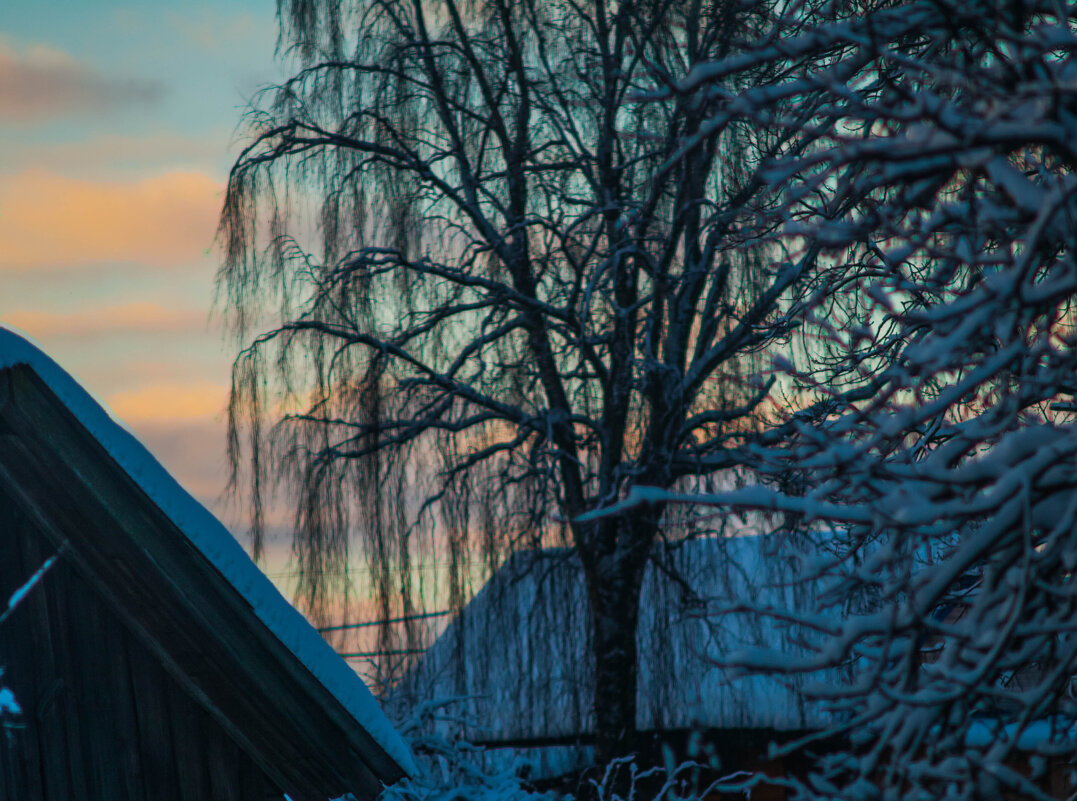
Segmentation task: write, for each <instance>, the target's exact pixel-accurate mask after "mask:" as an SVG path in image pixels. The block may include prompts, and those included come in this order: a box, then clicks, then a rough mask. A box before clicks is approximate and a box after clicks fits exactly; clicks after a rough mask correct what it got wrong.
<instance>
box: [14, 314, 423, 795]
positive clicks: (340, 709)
mask: <svg viewBox="0 0 1077 801" xmlns="http://www.w3.org/2000/svg"><path fill="white" fill-rule="evenodd" d="M42 373H44V374H45V375H42ZM61 395H63V396H64V397H63V398H61ZM88 404H89V405H88ZM110 426H111V428H110ZM91 428H92V429H94V430H93V431H91V430H89V429H91ZM117 443H119V444H118V445H117ZM121 461H122V462H123V464H121ZM163 475H166V474H165V473H164V471H163V469H162V468H161V467H160V465H159V464H157V462H156V461H155V460H154V459H153V458H152V457H151V456H150V455H149V454H148V452H146V451H145V449H144V448H142V447H141V445H139V444H138V443H137V441H135V440H134V438H133V437H131V435H130V434H129V433H128V432H126V431H124V430H123V429H122V427H121V426H119V424H117V423H115V421H112V420H111V418H109V417H108V415H107V414H106V413H105V412H104V411H103V410H102V409H101V408H100V406H99V405H97V404H96V403H95V402H93V401H92V400H90V399H89V396H87V395H86V394H85V393H84V392H83V391H82V390H81V388H79V387H78V386H77V384H75V383H74V381H73V380H72V379H70V377H69V376H67V375H66V374H64V373H62V371H59V368H57V367H56V366H55V364H54V363H52V362H51V360H48V359H47V357H44V356H43V355H42V354H40V352H39V351H37V350H36V348H33V347H32V346H30V345H28V343H26V342H25V340H23V339H22V338H20V337H18V336H16V335H14V334H13V333H12V332H10V331H7V330H4V329H0V484H2V486H3V487H4V489H5V491H6V494H7V495H9V496H11V497H12V498H14V499H15V501H16V503H17V504H18V505H19V506H20V507H21V509H22V510H23V512H24V514H26V515H27V516H28V517H29V518H30V519H31V520H32V521H33V522H34V524H35V525H36V527H37V528H38V529H39V530H40V531H41V532H43V533H44V534H45V535H46V536H47V537H48V538H49V539H50V540H51V541H52V542H53V543H54V545H55V546H56V547H57V548H60V547H61V546H62V547H63V548H64V551H63V558H64V559H65V560H67V561H68V562H69V563H71V564H72V565H74V566H76V567H77V569H78V570H79V571H80V573H81V574H82V575H83V576H84V578H85V579H86V580H87V581H88V582H89V583H90V584H91V585H92V586H93V587H94V588H95V589H96V591H97V592H98V593H99V594H100V595H101V596H102V597H103V598H105V599H106V600H107V601H108V602H109V603H110V604H111V606H112V607H113V608H114V609H115V610H116V612H117V614H118V615H120V616H121V617H122V618H123V619H124V620H125V621H126V623H127V624H128V626H129V627H130V629H131V630H132V631H133V632H134V633H135V634H136V635H137V636H138V637H139V638H140V639H141V640H142V641H143V642H144V643H145V644H146V645H147V646H148V647H149V649H150V650H151V651H152V652H153V653H154V654H155V655H156V656H157V657H158V658H159V659H160V660H161V663H162V665H163V666H164V667H165V669H166V671H167V672H168V673H169V674H171V675H172V677H173V678H174V679H175V680H177V681H178V682H179V683H180V685H181V686H182V687H183V688H184V689H185V690H186V691H187V692H188V693H190V694H191V696H192V697H194V698H196V699H197V700H198V701H200V703H201V704H202V705H203V706H204V707H205V709H206V710H207V711H208V712H209V713H210V714H211V715H212V717H213V718H214V719H216V720H217V721H218V723H219V724H220V725H221V726H222V727H224V729H225V730H226V731H227V732H228V733H229V734H230V735H231V736H232V737H233V739H234V740H235V741H236V743H238V744H239V746H240V747H241V748H242V749H243V750H244V751H246V752H247V753H248V754H250V755H251V757H252V758H253V759H254V760H255V762H256V763H257V764H258V765H259V766H260V767H261V768H262V769H263V770H264V771H265V772H266V774H267V775H268V776H269V777H270V778H272V779H273V780H274V781H275V782H276V783H277V784H278V785H279V786H280V787H281V788H283V789H284V790H285V791H286V792H288V794H289V795H291V796H292V798H294V799H297V801H298V799H326V798H329V797H333V796H339V795H341V794H343V793H345V792H351V793H354V794H355V795H356V796H357V797H359V798H371V797H373V796H374V795H376V794H377V793H378V792H379V791H380V789H381V787H382V785H383V784H389V783H392V782H394V781H396V780H397V779H399V778H401V777H403V776H404V775H405V774H406V773H409V772H414V763H413V762H412V760H411V756H410V753H409V752H408V750H407V747H406V746H405V745H404V744H403V742H402V741H401V740H400V738H399V736H398V735H397V734H396V732H395V731H394V730H393V729H392V727H391V726H390V725H389V723H388V721H387V720H386V719H385V717H384V715H383V714H382V713H381V711H380V709H379V707H378V706H377V703H376V702H375V701H374V699H373V697H372V696H371V695H370V693H369V691H367V690H366V687H365V686H364V685H363V684H362V681H361V679H359V678H358V676H356V675H355V674H354V673H353V672H352V671H351V669H350V668H348V667H347V665H345V664H344V662H343V660H341V659H340V658H339V657H337V656H336V655H335V654H334V653H333V652H332V650H331V649H330V648H329V646H328V645H326V644H325V643H324V642H323V641H322V640H321V638H320V637H319V635H318V634H317V632H315V631H314V630H313V629H312V628H311V627H310V626H309V624H307V623H306V622H305V621H303V620H302V618H301V616H300V615H299V613H298V612H296V611H295V610H294V609H293V608H292V607H291V606H290V605H289V604H288V603H287V602H286V601H285V600H284V599H283V598H281V597H280V595H279V593H277V592H276V591H275V590H272V585H271V584H270V583H269V581H268V579H265V577H264V576H263V575H262V574H261V573H260V571H257V569H256V568H254V566H253V565H252V564H251V563H250V560H249V559H247V558H246V556H245V554H244V555H242V558H243V559H244V560H245V561H246V563H245V564H243V563H240V562H239V561H238V560H239V557H237V556H236V549H238V552H239V553H240V554H242V549H241V548H239V546H238V544H236V543H235V542H234V540H232V538H231V536H230V535H229V534H228V533H227V531H226V530H225V529H224V528H223V526H221V525H220V524H219V523H217V522H216V521H215V520H212V516H211V515H209V514H208V513H207V512H205V510H204V509H203V508H202V507H201V506H200V505H198V504H197V502H195V501H194V500H193V499H191V498H190V496H189V495H187V494H186V493H185V492H182V490H179V488H178V485H175V483H174V482H172V483H171V486H166V484H167V482H163V479H162V478H161V477H162V476H163ZM169 481H171V479H169ZM195 507H197V508H195ZM207 520H209V521H212V522H211V523H207ZM214 525H215V526H216V529H213V530H207V529H212V527H213V526H214ZM222 538H223V539H222ZM225 539H227V540H228V542H225V541H224V540H225ZM215 549H216V550H215ZM222 554H224V555H225V556H222ZM237 585H243V586H237Z"/></svg>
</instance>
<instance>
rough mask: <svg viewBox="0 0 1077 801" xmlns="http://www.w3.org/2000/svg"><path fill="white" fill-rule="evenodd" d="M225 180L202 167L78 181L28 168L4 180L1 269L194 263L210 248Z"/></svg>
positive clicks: (0, 187) (1, 184)
mask: <svg viewBox="0 0 1077 801" xmlns="http://www.w3.org/2000/svg"><path fill="white" fill-rule="evenodd" d="M220 192H221V186H220V184H219V183H218V182H217V181H216V180H214V179H213V178H211V177H210V176H208V175H206V174H204V173H200V172H170V173H165V174H164V175H160V176H156V177H153V178H146V179H142V180H137V181H90V180H77V179H72V178H67V177H64V176H60V175H57V174H55V173H52V172H47V171H44V170H40V169H30V170H26V171H23V172H20V173H18V174H15V175H12V176H8V177H7V178H4V179H2V180H0V243H3V247H2V248H0V271H3V270H33V269H41V268H50V267H72V266H77V265H84V264H99V263H101V262H109V261H111V262H137V263H141V264H145V265H147V266H149V267H174V266H179V265H189V264H191V263H192V262H194V261H197V260H200V259H202V258H203V257H204V256H205V255H206V253H207V252H208V249H209V247H210V246H211V245H212V242H213V237H214V233H215V231H216V224H217V210H218V208H219V204H220Z"/></svg>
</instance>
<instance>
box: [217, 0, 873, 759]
mask: <svg viewBox="0 0 1077 801" xmlns="http://www.w3.org/2000/svg"><path fill="white" fill-rule="evenodd" d="M776 8H777V7H775V6H772V5H771V4H770V3H766V2H750V3H733V4H731V3H729V2H726V1H725V0H657V1H656V0H628V2H619V3H607V2H605V0H595V2H588V3H583V4H581V3H576V2H572V1H571V0H542V1H541V2H539V0H471V1H469V2H464V3H458V2H456V0H446V1H445V2H436V3H432V2H423V0H356V2H350V3H343V2H324V1H322V2H291V3H280V4H279V5H278V9H279V17H280V22H281V42H280V45H281V48H282V49H283V50H285V51H286V52H288V53H291V54H294V55H295V57H296V58H297V59H298V63H299V65H298V67H297V72H296V74H295V76H294V77H293V78H291V79H290V80H288V81H287V82H286V83H285V84H283V85H282V86H280V87H277V88H275V89H272V90H269V91H268V92H267V93H266V94H265V95H264V97H263V99H262V101H261V102H259V103H258V104H256V105H255V106H254V107H253V108H252V110H251V111H250V113H249V115H248V125H247V131H248V133H249V135H250V137H251V142H250V144H249V146H248V147H247V149H246V150H245V151H244V152H243V154H242V156H241V157H240V159H239V160H238V161H237V163H236V165H235V166H234V168H233V170H232V173H231V176H230V179H229V184H228V191H227V196H226V199H225V204H224V209H223V212H222V231H223V238H224V241H225V244H226V249H227V253H226V262H225V265H224V267H223V268H222V270H221V273H220V286H221V288H222V291H223V297H224V302H225V305H226V306H227V308H228V309H229V310H230V311H231V312H232V313H233V314H234V317H233V319H234V322H235V324H236V330H237V332H238V336H239V338H240V340H241V341H242V342H244V343H245V346H244V349H243V350H242V352H241V354H240V356H239V357H238V359H237V361H236V363H235V369H234V374H233V389H232V398H231V405H230V415H229V419H230V424H231V442H232V457H233V463H234V464H235V465H237V466H238V465H241V464H245V463H249V464H250V466H251V471H250V475H251V478H252V482H253V484H252V489H253V497H254V501H253V510H252V511H253V519H254V527H253V528H254V532H255V541H256V543H257V542H258V541H259V540H258V538H259V536H260V531H261V526H262V520H261V514H262V506H261V504H262V497H263V493H264V491H265V490H266V489H267V488H268V487H270V486H273V485H272V483H271V482H273V481H277V482H279V483H278V484H277V486H283V487H285V488H287V489H288V490H289V491H290V492H291V497H292V500H293V502H294V503H295V507H296V509H297V512H296V516H295V532H296V534H295V536H296V541H295V542H296V553H297V556H298V559H299V563H300V568H301V575H302V582H303V583H302V588H301V589H302V591H303V594H304V597H305V599H306V602H307V604H308V606H309V607H310V608H312V609H313V610H315V611H318V610H321V611H322V612H323V613H324V612H325V610H326V609H327V608H328V607H327V603H328V600H327V599H329V598H330V592H331V591H332V590H333V588H334V583H333V581H332V580H331V578H332V577H333V576H339V575H343V574H342V573H341V572H340V569H341V568H342V567H343V566H344V565H346V564H347V563H348V559H349V554H351V553H353V552H354V551H355V550H356V549H358V550H360V551H361V552H362V553H363V554H364V555H365V556H366V558H367V559H368V560H370V564H371V565H372V567H373V573H372V575H373V585H374V592H375V596H376V605H377V610H378V615H379V616H380V617H381V618H382V619H384V620H389V619H393V618H403V619H411V618H414V616H415V612H416V610H417V609H418V608H420V607H423V604H424V603H426V604H429V603H430V602H431V601H430V599H431V597H433V596H440V597H441V598H442V599H443V601H440V602H447V603H449V604H451V605H452V606H453V607H454V608H456V607H458V606H459V605H460V604H461V603H463V602H464V601H465V600H466V599H467V595H468V593H469V591H470V590H469V582H471V581H472V580H481V579H482V578H483V577H485V576H487V575H489V574H490V572H492V570H493V569H494V568H495V567H496V565H497V564H498V563H499V562H500V560H502V559H504V558H505V556H506V555H507V554H508V553H510V552H512V551H513V550H516V549H521V548H532V547H539V546H544V545H551V544H564V545H568V546H569V547H570V548H571V549H572V551H573V552H574V553H575V554H576V555H577V556H578V558H579V559H580V560H581V563H582V565H583V569H584V575H585V577H586V582H587V587H588V598H589V602H590V606H591V613H592V614H591V618H592V632H593V639H594V643H593V646H594V648H593V650H594V653H593V658H594V660H595V681H596V688H595V726H596V731H597V732H598V736H599V743H600V753H613V752H614V751H615V750H617V749H619V748H622V747H623V746H624V744H625V742H626V739H630V734H631V732H632V730H633V729H634V726H635V703H636V702H635V685H636V682H635V665H636V654H635V649H636V641H635V627H636V621H637V618H638V599H639V588H640V583H641V581H642V576H643V569H644V567H645V565H646V563H647V560H648V559H650V558H652V556H653V553H654V551H653V547H654V545H655V543H656V542H657V541H658V540H659V539H660V538H663V537H667V538H668V537H674V538H675V537H683V536H686V535H691V534H692V533H693V532H698V531H699V530H700V529H699V528H698V526H697V524H696V523H693V522H692V521H691V520H682V521H680V522H679V523H677V524H675V525H668V522H669V521H668V520H666V519H664V515H665V510H664V509H663V506H662V504H656V505H653V506H650V507H648V508H647V509H645V510H644V511H642V512H638V511H637V512H633V513H630V514H626V515H621V516H617V515H613V516H604V517H601V518H596V519H593V520H589V521H584V520H583V519H582V518H581V516H582V515H584V514H586V513H587V512H589V511H592V510H595V509H597V508H599V507H605V506H609V505H611V504H613V503H614V502H616V501H617V499H619V498H621V497H623V496H625V495H626V494H627V493H629V492H630V491H631V489H632V487H634V486H637V485H644V486H650V487H659V488H664V489H673V488H681V489H686V488H695V489H698V488H700V487H707V486H716V484H715V482H718V484H719V485H725V484H728V482H729V481H731V480H734V479H733V478H731V477H730V476H733V475H735V474H736V471H737V470H738V469H740V468H742V467H746V466H749V467H750V466H751V465H752V464H753V463H754V456H753V455H752V453H753V451H752V448H751V447H750V443H751V442H752V441H754V440H756V439H758V438H759V437H770V438H771V439H773V438H776V437H780V436H781V432H782V431H784V430H786V429H787V428H788V426H789V425H790V422H789V419H788V417H789V415H788V411H789V409H790V408H792V407H797V408H799V406H800V405H805V406H808V405H810V404H811V403H814V402H815V401H816V400H817V398H814V397H813V396H811V395H810V393H809V394H804V393H801V394H798V395H795V396H789V397H787V398H784V399H782V400H781V401H780V402H779V401H778V400H776V394H775V393H777V392H779V391H780V390H781V389H782V387H781V386H776V385H775V382H774V379H773V378H772V377H771V376H770V372H771V367H770V358H771V356H772V355H773V354H774V353H775V352H776V350H781V351H782V352H789V351H790V350H791V349H794V345H793V344H791V342H792V341H793V339H794V335H795V336H797V337H803V336H804V334H803V333H802V332H803V331H804V330H806V329H805V321H804V319H803V318H802V317H801V316H799V315H798V314H797V312H796V309H797V308H798V305H797V304H798V303H799V302H801V301H802V300H804V299H806V298H809V297H812V296H815V295H817V294H819V293H823V294H826V293H827V291H828V290H827V287H828V286H834V285H837V283H838V282H840V281H841V280H842V278H841V276H842V274H843V272H844V271H845V270H846V269H847V265H844V264H840V263H837V262H834V261H829V262H824V261H821V260H820V259H819V258H818V253H819V249H818V248H816V247H814V246H812V247H809V248H807V249H806V250H801V251H800V252H797V253H796V254H795V255H794V254H793V253H792V251H791V250H790V248H789V247H788V245H787V243H784V242H783V241H781V239H780V238H778V237H775V236H772V235H771V234H772V233H773V232H774V231H775V230H776V226H777V225H779V223H780V218H778V217H771V216H768V214H767V210H768V209H777V208H778V207H779V204H780V201H781V198H782V195H783V193H784V192H785V189H784V187H783V186H781V185H780V183H776V182H775V180H774V178H773V175H772V174H770V173H768V172H767V165H768V164H770V163H772V162H773V161H774V160H775V159H777V158H780V157H788V156H791V155H794V154H797V153H802V152H803V148H804V142H805V141H807V140H805V139H804V138H803V137H801V136H800V133H799V131H797V130H796V129H795V128H790V127H782V126H776V125H771V124H759V121H757V120H752V119H744V118H743V117H737V116H731V115H725V116H723V113H724V112H723V109H724V108H726V107H727V106H728V105H729V97H730V95H733V94H736V93H737V92H739V91H742V90H743V91H748V90H749V89H751V88H752V87H757V88H758V87H764V86H768V85H772V84H774V85H777V84H775V82H776V81H777V80H778V79H779V78H780V77H781V76H782V74H783V73H784V71H786V70H787V66H786V65H781V64H770V63H767V62H765V61H763V60H757V61H756V65H755V66H750V67H747V68H745V69H741V70H739V71H738V72H737V74H736V75H735V76H731V77H729V78H728V79H727V81H726V86H725V91H724V92H723V93H708V92H689V91H683V90H680V89H678V88H677V87H679V86H680V85H681V83H683V82H684V81H686V80H690V79H691V76H694V75H697V74H699V73H698V71H699V70H700V69H702V68H703V65H705V64H707V63H712V62H715V61H719V62H720V61H721V60H723V59H734V60H735V59H737V58H745V57H747V56H748V54H747V53H746V51H745V47H746V45H747V44H748V43H751V42H758V41H759V40H762V39H766V38H767V37H768V36H771V35H772V32H771V28H772V26H773V19H774V16H775V14H776V13H778V11H780V9H777V10H776ZM787 112H788V113H789V114H790V115H792V116H793V117H794V118H803V119H810V116H811V115H810V113H809V112H810V110H809V109H808V108H801V107H789V108H788V109H787ZM855 391H856V392H857V393H864V392H865V391H867V390H865V388H864V387H856V388H855ZM267 449H268V450H267ZM723 482H724V483H725V484H723ZM670 514H673V513H670ZM430 561H441V562H443V563H447V567H446V568H445V570H444V571H442V572H439V573H438V575H443V577H444V580H443V582H442V584H441V586H440V589H435V588H432V587H431V586H430V584H429V583H426V584H424V583H423V581H424V579H422V576H423V575H424V573H423V570H422V564H423V563H429V562H430ZM424 599H425V600H424ZM444 599H447V600H444ZM435 605H436V604H435ZM423 608H427V607H423ZM381 632H382V633H381V639H380V649H381V650H382V651H383V652H386V653H387V652H394V651H409V650H413V649H414V647H416V645H415V643H416V638H417V637H418V636H419V634H418V633H417V632H416V631H415V630H413V629H410V628H408V627H407V626H405V627H404V630H403V632H401V630H400V629H399V628H396V629H390V628H389V627H388V626H385V627H383V628H382V630H381Z"/></svg>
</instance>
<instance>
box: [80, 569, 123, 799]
mask: <svg viewBox="0 0 1077 801" xmlns="http://www.w3.org/2000/svg"><path fill="white" fill-rule="evenodd" d="M70 586H71V594H70V596H69V603H68V613H69V615H70V617H71V620H72V621H73V622H74V635H75V644H76V646H75V647H76V649H77V653H78V655H79V656H78V660H79V663H80V665H81V668H82V669H81V670H79V671H78V674H77V675H78V683H77V684H76V685H75V689H74V692H75V693H76V694H77V695H78V696H79V698H80V700H81V706H82V708H83V710H84V714H85V716H86V717H85V723H84V725H83V737H84V740H83V750H84V753H85V754H86V758H87V761H88V762H89V763H90V765H91V770H92V772H91V775H90V777H88V778H89V781H90V783H91V784H92V786H93V790H92V792H93V794H94V796H95V797H97V798H100V799H102V801H105V799H108V801H111V799H117V800H118V801H119V799H123V798H124V797H125V796H126V793H127V787H126V783H125V782H124V780H123V776H122V774H121V772H120V770H119V766H118V765H117V762H116V757H117V755H118V754H119V752H120V744H121V742H122V738H121V736H120V729H119V727H120V725H121V724H120V721H119V719H118V716H117V714H116V706H115V703H114V700H115V699H114V697H113V694H112V686H111V681H110V679H111V675H112V663H113V662H114V661H116V660H117V659H122V658H123V657H122V654H121V655H117V654H114V653H112V652H110V651H109V649H108V648H106V647H105V643H106V638H105V629H106V628H107V627H108V626H109V625H112V624H113V616H112V614H111V612H110V610H109V609H107V608H106V607H105V606H104V605H103V604H102V603H101V601H100V600H99V599H98V598H97V596H96V594H95V593H94V592H93V590H92V589H91V588H90V587H89V586H88V585H87V584H86V583H85V582H84V581H82V580H81V579H80V578H79V577H78V576H77V575H75V574H72V576H71V581H70Z"/></svg>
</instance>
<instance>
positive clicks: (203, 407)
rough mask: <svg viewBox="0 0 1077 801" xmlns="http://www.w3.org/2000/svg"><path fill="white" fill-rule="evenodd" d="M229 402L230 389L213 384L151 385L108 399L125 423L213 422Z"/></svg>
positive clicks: (210, 382) (222, 385)
mask: <svg viewBox="0 0 1077 801" xmlns="http://www.w3.org/2000/svg"><path fill="white" fill-rule="evenodd" d="M227 402H228V387H227V386H226V385H224V384H217V383H214V382H212V381H196V382H187V383H182V384H181V383H163V384H150V385H147V386H142V387H139V388H137V389H133V390H128V391H125V392H117V393H115V394H114V395H111V396H110V397H109V398H108V405H109V406H110V407H111V408H112V411H113V412H114V413H115V414H116V416H117V417H118V418H119V419H121V420H123V421H124V422H125V423H130V424H132V425H136V426H137V424H138V423H140V422H141V423H145V422H152V421H171V422H177V421H180V420H198V419H212V418H214V417H215V416H216V415H219V414H220V413H221V412H222V411H223V410H224V407H225V404H226V403H227Z"/></svg>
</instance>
